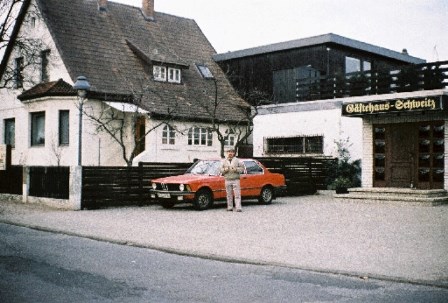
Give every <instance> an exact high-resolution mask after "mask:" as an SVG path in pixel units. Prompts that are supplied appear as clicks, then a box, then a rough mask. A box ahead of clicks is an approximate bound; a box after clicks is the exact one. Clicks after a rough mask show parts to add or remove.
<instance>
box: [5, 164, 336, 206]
mask: <svg viewBox="0 0 448 303" xmlns="http://www.w3.org/2000/svg"><path fill="white" fill-rule="evenodd" d="M257 160H259V161H260V162H261V163H263V164H264V165H265V166H266V167H267V168H268V169H270V170H271V171H273V172H279V173H282V174H284V175H285V178H286V185H287V188H288V190H287V194H288V195H305V194H313V193H315V192H316V191H317V190H318V189H326V178H327V175H328V167H329V165H330V164H331V163H332V161H334V159H330V158H257ZM191 164H192V163H140V165H139V166H138V167H123V166H119V167H91V166H85V167H83V168H82V192H81V201H82V202H81V208H82V209H86V208H87V209H93V208H100V207H108V206H120V205H143V204H148V203H151V198H150V194H149V190H150V181H151V180H152V179H154V178H159V177H164V176H172V175H178V174H183V173H184V172H185V171H186V170H187V168H188V167H189V166H191ZM22 172H23V168H22V167H21V166H11V167H10V168H9V169H8V170H6V171H0V193H10V194H18V195H21V194H22V183H23V176H22ZM29 174H30V176H29V177H30V180H29V181H30V183H29V185H30V186H29V195H30V196H36V197H48V198H58V199H68V198H69V183H70V180H69V179H70V168H69V167H30V168H29Z"/></svg>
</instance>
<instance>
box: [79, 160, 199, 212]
mask: <svg viewBox="0 0 448 303" xmlns="http://www.w3.org/2000/svg"><path fill="white" fill-rule="evenodd" d="M191 164H192V163H140V165H139V166H138V167H123V166H119V167H117V166H114V167H89V166H86V167H83V168H82V198H81V199H82V202H81V208H83V209H85V208H87V209H93V208H99V207H106V206H117V205H143V204H148V203H150V202H151V201H150V200H151V197H150V195H149V190H150V185H151V184H150V181H151V180H152V179H155V178H159V177H164V176H172V175H178V174H183V173H184V172H185V171H186V170H187V168H188V167H190V166H191Z"/></svg>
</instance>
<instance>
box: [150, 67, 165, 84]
mask: <svg viewBox="0 0 448 303" xmlns="http://www.w3.org/2000/svg"><path fill="white" fill-rule="evenodd" d="M152 74H153V76H154V80H156V81H166V67H165V66H159V65H154V67H153V70H152Z"/></svg>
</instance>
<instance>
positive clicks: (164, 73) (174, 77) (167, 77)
mask: <svg viewBox="0 0 448 303" xmlns="http://www.w3.org/2000/svg"><path fill="white" fill-rule="evenodd" d="M152 74H153V76H154V80H156V81H162V82H165V81H168V82H170V83H180V82H181V71H180V69H178V68H174V67H168V68H167V67H165V66H160V65H154V66H153V69H152Z"/></svg>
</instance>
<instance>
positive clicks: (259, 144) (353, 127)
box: [253, 101, 362, 159]
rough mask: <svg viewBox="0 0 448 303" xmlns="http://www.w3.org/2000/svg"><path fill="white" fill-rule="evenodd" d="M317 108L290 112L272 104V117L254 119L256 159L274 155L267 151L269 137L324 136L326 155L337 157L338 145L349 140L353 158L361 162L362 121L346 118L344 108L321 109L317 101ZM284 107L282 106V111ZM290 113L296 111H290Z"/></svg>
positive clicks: (263, 116)
mask: <svg viewBox="0 0 448 303" xmlns="http://www.w3.org/2000/svg"><path fill="white" fill-rule="evenodd" d="M330 102H331V101H330ZM314 105H315V109H314V110H309V108H308V109H307V110H306V111H289V112H286V110H277V109H276V106H273V105H272V106H269V107H270V108H269V111H270V113H269V114H266V113H264V112H263V111H262V114H259V115H257V116H256V117H255V119H254V133H253V142H254V156H256V157H263V156H272V155H269V154H266V153H265V152H264V149H263V145H264V139H265V138H273V137H274V138H275V137H294V136H315V135H316V136H323V137H324V147H323V151H324V155H325V156H337V149H336V144H335V142H339V141H340V140H345V139H347V138H348V139H349V143H350V144H351V146H350V147H349V150H350V154H351V157H352V159H360V158H361V157H362V120H361V119H360V118H347V117H342V115H341V108H340V106H338V105H337V104H336V105H335V106H333V107H332V108H325V107H322V106H319V105H318V103H317V102H314ZM284 106H285V105H280V106H279V107H278V108H281V107H284ZM290 110H294V109H292V108H290ZM283 111H285V112H283ZM281 156H297V155H292V154H291V155H281Z"/></svg>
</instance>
